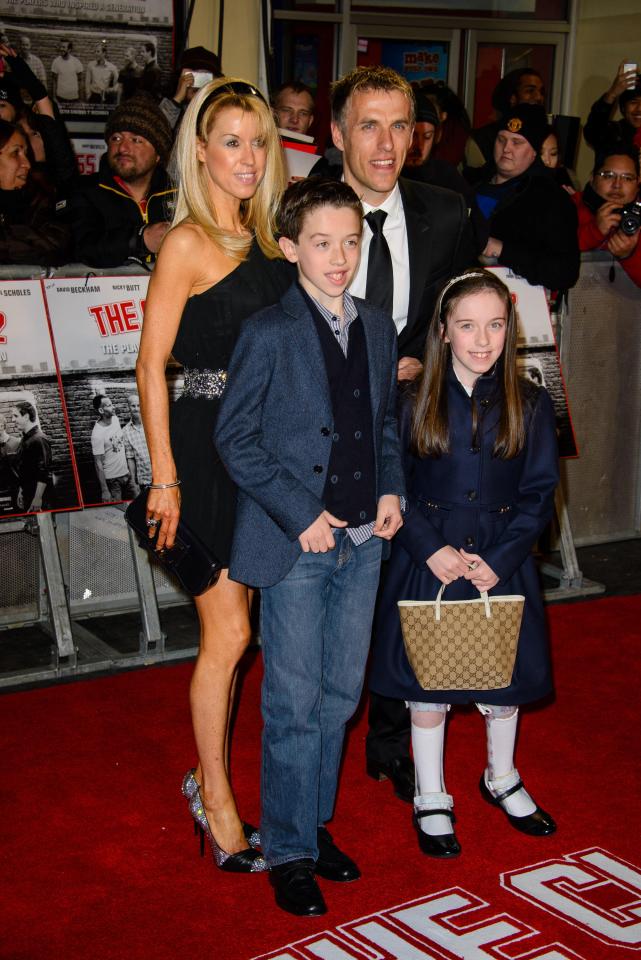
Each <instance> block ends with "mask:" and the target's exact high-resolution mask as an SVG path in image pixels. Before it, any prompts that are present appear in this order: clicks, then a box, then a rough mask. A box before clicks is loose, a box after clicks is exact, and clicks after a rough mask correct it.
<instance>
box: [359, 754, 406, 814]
mask: <svg viewBox="0 0 641 960" xmlns="http://www.w3.org/2000/svg"><path fill="white" fill-rule="evenodd" d="M366 770H367V776H368V777H371V778H372V779H373V780H379V781H380V780H389V781H390V782H391V784H392V786H393V787H394V793H395V794H396V796H397V797H398V798H399V800H404V801H405V802H406V803H413V802H414V787H415V776H414V763H413V761H412V759H411V757H394V758H393V759H392V760H387V761H386V762H383V761H381V760H370V759H369V757H368V759H367V766H366Z"/></svg>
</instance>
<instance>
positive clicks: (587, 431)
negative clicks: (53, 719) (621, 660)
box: [0, 254, 641, 688]
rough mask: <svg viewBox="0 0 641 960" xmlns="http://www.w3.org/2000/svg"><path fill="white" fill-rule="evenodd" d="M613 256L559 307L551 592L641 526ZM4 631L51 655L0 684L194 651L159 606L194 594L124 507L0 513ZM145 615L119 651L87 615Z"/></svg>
mask: <svg viewBox="0 0 641 960" xmlns="http://www.w3.org/2000/svg"><path fill="white" fill-rule="evenodd" d="M610 267H611V258H610V257H609V256H607V255H603V254H596V255H585V256H584V257H583V263H582V268H581V276H580V279H579V282H578V284H577V285H576V287H575V288H574V289H573V290H572V291H571V292H570V296H569V300H568V304H567V306H565V307H564V308H563V309H562V311H561V313H560V314H559V316H558V331H557V332H558V336H559V343H560V353H561V360H562V364H563V368H564V373H565V377H566V382H567V386H568V393H569V396H570V405H571V412H572V417H573V421H574V427H575V433H576V436H577V441H578V446H579V451H580V457H579V459H577V460H566V461H563V466H562V483H561V486H560V488H559V492H558V496H557V510H556V513H557V528H558V537H557V540H556V546H557V548H558V549H559V550H560V554H561V565H560V566H559V567H554V566H551V565H550V564H542V571H543V573H545V574H548V575H551V576H552V577H553V578H554V579H555V580H556V581H557V582H558V586H556V587H554V588H552V589H548V590H546V591H545V595H546V597H547V598H548V599H552V598H553V599H563V598H568V597H573V596H582V595H586V594H590V593H597V592H601V591H602V590H603V587H602V585H601V584H596V583H593V582H591V581H588V580H586V579H585V578H584V577H583V575H582V573H581V570H580V569H579V566H578V563H577V558H576V550H575V544H577V543H578V544H588V543H594V542H599V541H608V540H617V539H622V538H628V537H631V536H638V535H640V533H641V516H640V503H639V491H640V489H641V483H640V476H639V471H640V454H639V452H640V448H641V363H640V362H639V361H640V356H639V354H640V352H641V337H640V336H639V331H640V330H641V291H640V290H639V289H638V288H637V287H635V286H634V284H632V283H631V281H629V279H628V278H627V276H626V275H625V274H624V273H623V271H622V270H621V269H620V267H619V266H617V267H616V269H615V279H614V282H613V283H612V282H610V279H609V274H610ZM140 272H141V270H140V268H139V267H136V268H118V269H117V270H91V271H89V270H88V268H87V267H85V266H82V265H75V264H72V265H68V266H66V267H65V268H63V269H61V270H55V271H51V270H50V271H47V272H46V273H45V272H44V271H41V270H39V269H37V268H35V269H34V268H24V269H23V270H22V271H19V269H16V268H13V267H12V268H10V269H9V268H0V278H5V279H22V278H27V277H44V276H45V275H46V276H48V277H51V276H83V275H86V274H90V275H95V276H103V275H110V274H111V275H114V274H118V275H120V274H123V273H127V274H133V275H136V274H140ZM0 534H2V535H3V536H2V550H1V552H0V650H1V645H2V643H3V634H2V630H3V629H4V630H7V629H8V628H15V627H25V626H29V625H37V626H39V627H40V628H41V629H42V630H44V631H45V632H46V633H47V634H48V635H49V636H50V637H51V640H52V648H51V649H52V653H51V661H50V663H49V664H47V665H42V666H40V667H32V668H29V669H25V670H21V669H17V670H8V671H5V672H4V673H3V672H0V688H2V687H9V686H14V685H16V684H19V683H24V682H29V681H40V680H48V679H53V678H56V677H62V676H73V675H77V674H85V673H92V672H96V671H107V670H114V669H121V668H126V667H131V666H137V665H142V664H150V663H154V662H160V661H166V660H170V659H180V658H186V657H191V656H193V655H194V654H195V653H196V647H194V646H184V647H182V648H180V647H176V646H173V647H172V649H168V648H167V644H166V642H165V641H166V637H165V635H164V633H163V630H162V627H161V618H160V611H161V610H163V609H164V608H166V607H168V606H172V605H176V604H181V603H186V602H189V601H188V598H187V597H186V596H185V595H184V594H182V593H181V592H180V591H179V590H178V589H177V588H176V587H175V585H174V584H173V582H172V581H171V580H170V579H169V578H168V577H167V576H166V575H165V574H164V573H163V571H162V570H161V569H159V568H158V567H156V566H155V565H153V564H150V563H149V560H148V557H147V555H146V553H145V551H144V550H142V549H141V548H139V547H138V545H137V544H136V543H135V540H134V539H133V537H132V536H131V535H130V533H129V531H128V529H127V527H126V524H125V522H124V518H123V515H122V510H121V509H119V508H118V507H109V506H105V507H95V508H90V509H86V510H82V511H76V512H69V513H57V514H39V515H37V516H35V517H30V518H27V519H17V520H15V519H12V520H6V521H2V522H0ZM115 613H129V614H134V615H138V616H139V618H140V630H139V643H138V648H137V650H135V651H130V652H128V653H123V652H122V651H121V650H118V649H116V647H115V646H112V645H111V644H110V643H108V642H106V641H105V640H104V639H100V638H99V637H97V636H96V635H95V633H93V632H92V631H91V630H90V629H87V627H86V626H85V625H84V622H85V621H86V620H87V619H90V618H92V617H102V616H108V615H112V614H115Z"/></svg>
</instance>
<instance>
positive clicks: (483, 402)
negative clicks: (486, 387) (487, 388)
mask: <svg viewBox="0 0 641 960" xmlns="http://www.w3.org/2000/svg"><path fill="white" fill-rule="evenodd" d="M489 403H490V401H489V400H488V398H487V397H483V399H482V400H481V406H482V407H487V406H489Z"/></svg>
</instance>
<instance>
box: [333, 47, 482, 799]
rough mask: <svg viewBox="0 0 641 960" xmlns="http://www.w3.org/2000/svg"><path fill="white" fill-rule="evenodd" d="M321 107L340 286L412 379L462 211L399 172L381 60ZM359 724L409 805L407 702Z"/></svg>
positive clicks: (397, 103)
mask: <svg viewBox="0 0 641 960" xmlns="http://www.w3.org/2000/svg"><path fill="white" fill-rule="evenodd" d="M331 106H332V136H333V139H334V143H335V145H336V146H337V147H338V149H339V150H340V151H341V152H342V154H343V167H342V176H343V178H344V180H345V182H346V183H348V184H349V185H350V186H351V187H353V189H354V190H355V192H356V193H357V194H358V196H359V197H360V198H361V202H362V204H363V209H364V211H365V221H366V223H365V225H364V228H363V240H362V248H361V260H360V264H359V268H358V270H357V272H356V274H355V276H354V280H353V281H352V283H351V285H350V288H349V289H350V293H351V294H353V295H354V296H358V297H365V298H366V299H367V300H368V301H370V302H372V303H375V304H377V305H378V306H381V307H382V308H383V309H385V310H386V311H388V312H389V313H391V314H392V317H393V320H394V324H395V327H396V331H397V335H398V355H399V363H398V379H399V380H412V379H414V377H416V376H417V375H418V374H419V373H420V371H421V369H422V359H423V353H424V350H425V337H426V333H427V325H428V322H429V320H430V318H431V316H432V313H433V311H434V307H435V304H436V300H437V297H438V294H439V292H440V290H441V287H442V286H443V285H444V283H445V282H446V281H447V280H449V278H450V277H452V276H455V275H457V274H459V273H461V271H462V270H463V269H464V268H465V267H467V266H469V265H470V264H472V263H474V262H476V252H475V243H474V238H473V234H472V230H471V227H470V223H469V219H468V211H467V208H466V205H465V201H464V199H463V197H461V196H460V195H459V194H456V193H454V192H452V191H450V190H445V189H442V188H440V187H435V186H433V185H431V184H427V183H417V182H413V181H410V180H405V179H404V178H402V177H401V171H402V169H403V165H404V163H405V157H406V155H407V151H408V149H409V147H410V144H411V142H412V134H413V129H414V121H415V109H416V108H415V100H414V94H413V92H412V88H411V87H410V85H409V84H408V83H407V81H406V80H405V79H404V78H403V77H401V76H400V75H399V74H398V73H396V72H395V71H394V70H391V69H389V67H384V66H371V67H361V68H357V69H355V70H352V71H351V72H350V73H348V74H347V75H346V76H344V77H342V78H341V79H340V80H337V81H336V83H335V84H334V85H333V87H332V95H331ZM334 175H340V173H338V172H336V171H334ZM399 178H400V179H399ZM381 221H382V229H381V227H379V224H381ZM369 723H370V729H369V733H368V737H367V748H366V753H367V771H368V773H369V774H370V776H372V777H374V778H375V779H378V780H384V779H390V780H391V781H392V783H393V785H394V789H395V792H396V794H397V795H398V796H399V797H401V798H402V799H403V800H406V801H407V802H408V803H411V802H413V798H414V767H413V764H412V762H411V759H410V755H409V745H410V719H409V711H408V710H407V707H406V706H405V704H404V703H403V701H400V700H398V701H397V700H391V699H389V698H387V697H381V696H379V695H377V694H372V695H371V699H370V713H369Z"/></svg>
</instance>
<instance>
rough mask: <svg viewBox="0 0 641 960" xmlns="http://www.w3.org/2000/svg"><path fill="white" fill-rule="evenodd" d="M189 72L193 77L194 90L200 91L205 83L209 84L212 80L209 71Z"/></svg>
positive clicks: (212, 77)
mask: <svg viewBox="0 0 641 960" xmlns="http://www.w3.org/2000/svg"><path fill="white" fill-rule="evenodd" d="M191 72H192V73H193V75H194V83H193V87H194V90H200V88H201V87H204V86H205V84H206V83H211V81H212V80H213V79H214V75H213V73H210V72H209V70H192V71H191Z"/></svg>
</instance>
